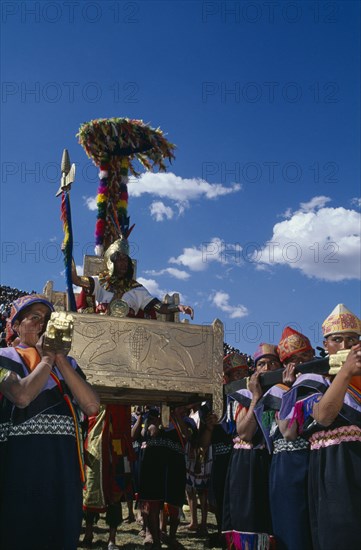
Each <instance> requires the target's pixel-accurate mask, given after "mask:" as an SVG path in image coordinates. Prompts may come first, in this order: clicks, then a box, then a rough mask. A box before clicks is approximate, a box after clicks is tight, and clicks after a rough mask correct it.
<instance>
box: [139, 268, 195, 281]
mask: <svg viewBox="0 0 361 550" xmlns="http://www.w3.org/2000/svg"><path fill="white" fill-rule="evenodd" d="M145 273H146V274H147V275H154V276H155V277H156V276H159V275H170V276H171V277H175V278H176V279H180V280H182V281H185V280H186V279H189V277H190V274H189V273H187V272H186V271H183V270H181V269H177V268H176V267H167V268H165V269H161V270H160V271H155V270H154V269H152V270H149V271H146V272H145Z"/></svg>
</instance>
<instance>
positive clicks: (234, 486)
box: [222, 344, 281, 549]
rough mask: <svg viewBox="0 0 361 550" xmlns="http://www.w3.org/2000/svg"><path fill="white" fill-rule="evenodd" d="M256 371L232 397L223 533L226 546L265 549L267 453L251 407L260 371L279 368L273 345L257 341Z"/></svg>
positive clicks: (259, 390) (258, 387)
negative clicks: (234, 434)
mask: <svg viewBox="0 0 361 550" xmlns="http://www.w3.org/2000/svg"><path fill="white" fill-rule="evenodd" d="M254 359H255V367H256V372H255V373H254V374H253V375H252V376H251V378H250V380H249V386H248V387H249V389H245V390H239V391H237V392H236V393H235V394H232V395H233V396H234V399H235V402H236V407H235V417H234V418H235V421H236V426H237V434H238V435H237V437H235V439H234V447H233V451H232V455H231V458H230V462H229V466H228V472H227V478H226V484H225V493H224V506H223V528H222V530H223V532H224V533H225V536H226V540H227V546H228V548H229V549H233V548H243V547H245V548H247V545H248V548H250V549H254V548H255V549H256V548H267V547H270V544H271V543H272V536H271V535H272V522H271V513H270V508H269V502H268V477H269V468H270V462H271V456H270V454H269V452H268V450H267V448H266V445H265V440H264V437H263V434H262V431H261V430H260V428H259V426H258V424H257V420H256V417H255V415H254V410H255V407H256V405H257V403H258V402H259V400H260V399H261V397H262V395H263V392H262V388H261V385H260V382H259V376H260V374H261V373H262V372H266V371H272V370H276V369H280V368H281V363H280V360H279V357H278V354H277V350H276V346H273V345H271V344H260V346H259V348H258V349H257V351H256V353H255V355H254Z"/></svg>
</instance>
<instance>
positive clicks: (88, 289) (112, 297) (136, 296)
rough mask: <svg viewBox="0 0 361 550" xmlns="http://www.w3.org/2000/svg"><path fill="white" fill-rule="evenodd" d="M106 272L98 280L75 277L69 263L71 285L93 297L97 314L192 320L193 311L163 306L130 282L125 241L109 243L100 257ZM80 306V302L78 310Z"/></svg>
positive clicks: (74, 272) (137, 285) (130, 275)
mask: <svg viewBox="0 0 361 550" xmlns="http://www.w3.org/2000/svg"><path fill="white" fill-rule="evenodd" d="M104 262H105V264H106V269H105V270H104V271H103V272H102V273H100V274H99V276H98V277H85V276H79V275H78V274H77V272H76V267H75V264H74V262H73V271H72V279H73V284H75V285H78V286H81V287H82V288H83V289H84V291H85V294H86V295H87V296H92V297H94V302H95V304H94V306H95V311H96V312H97V313H103V314H104V313H108V314H110V315H113V316H119V317H148V318H155V312H156V313H163V314H169V313H185V314H188V315H190V317H191V318H192V319H193V309H192V308H191V307H190V306H184V305H182V304H178V305H174V304H165V303H162V302H161V301H160V300H158V298H154V296H152V295H151V294H150V293H149V292H148V290H147V289H146V288H145V287H144V286H143V285H141V284H140V283H138V282H137V281H136V280H134V279H133V276H134V269H133V263H132V260H131V258H130V256H129V244H128V241H127V240H126V239H125V238H123V237H122V238H120V239H118V240H116V241H115V242H114V243H112V244H111V245H110V246H109V248H108V249H107V250H106V252H105V254H104ZM79 306H80V307H81V306H84V302H83V303H81V304H78V307H79Z"/></svg>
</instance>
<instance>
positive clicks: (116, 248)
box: [104, 237, 129, 276]
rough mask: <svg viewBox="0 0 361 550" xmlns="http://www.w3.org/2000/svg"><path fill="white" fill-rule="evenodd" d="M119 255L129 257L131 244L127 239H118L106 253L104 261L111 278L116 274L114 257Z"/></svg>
mask: <svg viewBox="0 0 361 550" xmlns="http://www.w3.org/2000/svg"><path fill="white" fill-rule="evenodd" d="M117 253H119V254H125V255H126V256H129V242H128V239H127V238H125V237H121V238H120V239H117V240H116V241H114V243H112V244H111V245H110V246H109V248H107V250H106V251H105V254H104V261H105V264H106V266H107V270H108V272H109V275H110V276H112V275H113V272H114V255H115V254H117Z"/></svg>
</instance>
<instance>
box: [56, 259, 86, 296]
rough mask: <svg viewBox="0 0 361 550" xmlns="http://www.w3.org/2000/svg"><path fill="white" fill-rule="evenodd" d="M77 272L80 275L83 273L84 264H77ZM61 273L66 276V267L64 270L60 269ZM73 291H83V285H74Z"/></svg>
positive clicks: (77, 292)
mask: <svg viewBox="0 0 361 550" xmlns="http://www.w3.org/2000/svg"><path fill="white" fill-rule="evenodd" d="M76 272H77V274H78V275H83V266H82V265H77V266H76ZM60 275H61V276H62V277H65V269H63V270H62V271H60ZM73 291H74V292H75V293H76V294H79V293H80V292H81V291H82V288H81V286H76V285H73Z"/></svg>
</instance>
